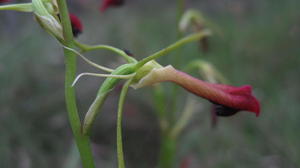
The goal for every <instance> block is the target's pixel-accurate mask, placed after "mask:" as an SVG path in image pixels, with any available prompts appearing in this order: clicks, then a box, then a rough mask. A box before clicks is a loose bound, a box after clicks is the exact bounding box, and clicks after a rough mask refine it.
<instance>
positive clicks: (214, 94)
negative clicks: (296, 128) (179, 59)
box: [133, 65, 260, 116]
mask: <svg viewBox="0 0 300 168" xmlns="http://www.w3.org/2000/svg"><path fill="white" fill-rule="evenodd" d="M159 82H173V83H176V84H177V85H179V86H181V87H183V88H184V89H186V90H187V91H189V92H191V93H193V94H195V95H197V96H200V97H203V98H205V99H207V100H209V101H210V102H212V103H213V104H214V109H215V111H216V114H217V115H218V116H230V115H233V114H235V113H237V112H239V111H249V112H253V113H255V114H256V116H259V113H260V104H259V101H258V100H257V99H256V98H255V97H254V96H253V95H252V88H251V86H249V85H245V86H241V87H234V86H230V85H224V84H214V83H208V82H205V81H202V80H199V79H197V78H194V77H192V76H190V75H188V74H186V73H184V72H181V71H179V70H176V69H175V68H173V67H172V66H171V65H169V66H166V67H162V68H154V69H153V70H152V71H151V72H150V73H148V74H147V75H146V76H145V77H143V78H142V79H141V80H140V81H139V82H138V83H137V84H135V85H133V87H134V88H141V87H144V86H147V85H153V84H156V83H159Z"/></svg>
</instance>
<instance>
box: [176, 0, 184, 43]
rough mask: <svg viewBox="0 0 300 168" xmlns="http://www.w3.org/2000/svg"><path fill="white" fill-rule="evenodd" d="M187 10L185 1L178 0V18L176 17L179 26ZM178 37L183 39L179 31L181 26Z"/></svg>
mask: <svg viewBox="0 0 300 168" xmlns="http://www.w3.org/2000/svg"><path fill="white" fill-rule="evenodd" d="M184 8H185V0H177V16H176V23H177V25H178V24H179V22H180V20H181V16H182V15H183V13H184ZM177 37H178V39H179V38H181V37H182V32H181V31H180V30H179V26H177Z"/></svg>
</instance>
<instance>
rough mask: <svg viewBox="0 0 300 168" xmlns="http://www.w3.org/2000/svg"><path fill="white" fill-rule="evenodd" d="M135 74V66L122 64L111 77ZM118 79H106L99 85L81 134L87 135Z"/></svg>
mask: <svg viewBox="0 0 300 168" xmlns="http://www.w3.org/2000/svg"><path fill="white" fill-rule="evenodd" d="M134 72H135V64H124V65H121V66H119V67H118V68H117V69H115V70H114V71H113V72H112V73H111V74H112V75H128V74H131V73H134ZM119 81H120V79H117V78H106V79H105V81H104V82H103V84H102V85H101V87H100V89H99V91H98V94H97V97H96V99H95V100H94V102H93V103H92V104H91V106H90V108H89V110H88V112H87V113H86V115H85V118H84V122H83V127H82V132H83V134H84V135H87V134H89V132H90V130H91V127H92V125H93V123H94V121H95V119H96V117H97V115H98V114H99V112H100V111H99V109H100V108H101V106H102V105H103V103H104V101H105V99H106V97H107V96H108V94H109V93H110V91H111V90H112V89H113V88H114V87H115V86H116V85H117V84H118V82H119Z"/></svg>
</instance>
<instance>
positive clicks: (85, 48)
mask: <svg viewBox="0 0 300 168" xmlns="http://www.w3.org/2000/svg"><path fill="white" fill-rule="evenodd" d="M74 43H75V45H76V47H78V48H80V50H81V52H87V51H93V50H101V49H104V50H109V51H112V52H115V53H116V54H118V55H120V56H122V57H123V58H124V59H125V60H126V61H127V62H128V63H136V62H137V61H136V60H135V59H134V58H132V57H130V56H128V55H127V54H126V53H125V52H124V51H123V50H121V49H118V48H116V47H112V46H109V45H93V46H90V45H87V44H82V43H80V42H78V41H74Z"/></svg>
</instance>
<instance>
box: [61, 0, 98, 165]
mask: <svg viewBox="0 0 300 168" xmlns="http://www.w3.org/2000/svg"><path fill="white" fill-rule="evenodd" d="M57 2H58V8H59V11H60V17H61V22H62V26H63V36H64V45H65V46H67V47H69V48H73V47H74V44H73V34H72V29H71V23H70V19H69V14H68V8H67V4H66V1H65V0H59V1H57ZM64 54H65V64H66V73H65V98H66V104H67V111H68V116H69V121H70V124H71V128H72V131H73V134H74V137H75V141H76V145H77V147H78V150H79V153H80V157H81V160H82V164H83V167H84V168H94V167H95V165H94V160H93V155H92V151H91V146H90V141H89V137H88V136H85V135H83V134H82V133H81V122H80V118H79V115H78V112H77V106H76V97H75V90H74V88H73V87H72V86H71V85H72V82H73V80H74V79H75V73H76V55H75V54H74V53H73V52H72V51H70V50H68V49H64Z"/></svg>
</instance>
